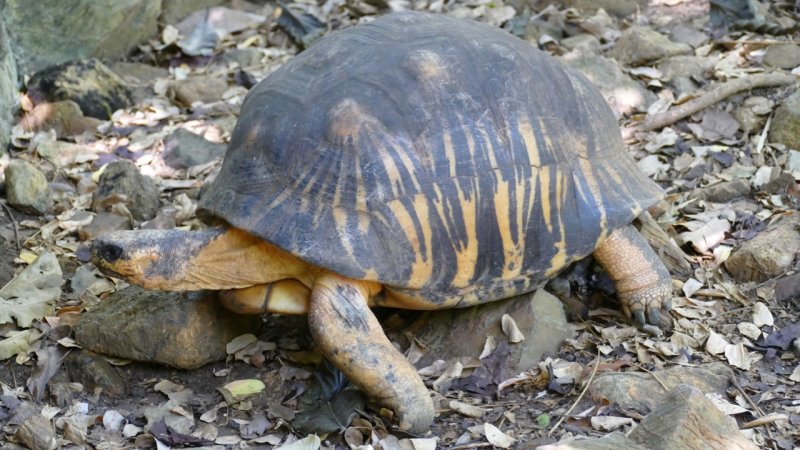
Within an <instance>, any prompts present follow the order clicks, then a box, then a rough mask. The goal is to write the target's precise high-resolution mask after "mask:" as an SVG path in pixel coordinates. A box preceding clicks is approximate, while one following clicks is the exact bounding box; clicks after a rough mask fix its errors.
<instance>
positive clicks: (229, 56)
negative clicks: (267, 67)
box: [217, 47, 264, 68]
mask: <svg viewBox="0 0 800 450" xmlns="http://www.w3.org/2000/svg"><path fill="white" fill-rule="evenodd" d="M263 57H264V54H263V53H261V51H259V50H258V49H256V48H252V47H247V48H235V49H231V50H228V51H227V52H225V53H222V54H221V55H219V56H218V57H217V60H218V62H219V63H220V64H223V65H227V64H230V63H236V65H238V66H239V67H240V68H247V67H256V66H259V65H260V64H261V58H263Z"/></svg>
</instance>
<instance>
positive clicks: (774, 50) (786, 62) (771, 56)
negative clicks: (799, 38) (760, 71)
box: [762, 44, 800, 69]
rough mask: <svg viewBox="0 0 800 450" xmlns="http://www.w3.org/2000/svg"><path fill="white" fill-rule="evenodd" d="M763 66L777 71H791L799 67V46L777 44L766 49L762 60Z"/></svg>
mask: <svg viewBox="0 0 800 450" xmlns="http://www.w3.org/2000/svg"><path fill="white" fill-rule="evenodd" d="M762 61H763V62H764V65H766V66H769V67H776V68H778V69H793V68H795V67H797V66H800V45H794V44H777V45H770V46H769V47H767V51H766V52H765V53H764V58H763V60H762Z"/></svg>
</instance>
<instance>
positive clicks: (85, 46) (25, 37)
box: [3, 0, 161, 74]
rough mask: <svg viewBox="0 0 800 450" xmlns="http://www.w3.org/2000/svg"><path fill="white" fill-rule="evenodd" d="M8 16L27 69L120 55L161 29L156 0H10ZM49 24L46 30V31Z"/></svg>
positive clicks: (5, 13)
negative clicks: (65, 2)
mask: <svg viewBox="0 0 800 450" xmlns="http://www.w3.org/2000/svg"><path fill="white" fill-rule="evenodd" d="M3 3H4V8H3V20H4V21H5V23H6V26H7V27H8V32H9V34H10V35H11V36H14V47H15V49H14V50H15V53H16V55H17V58H18V60H19V62H20V67H21V69H22V72H23V73H26V74H31V73H34V72H38V71H39V70H42V69H45V68H47V67H50V66H54V65H56V64H61V63H64V62H67V61H73V60H79V59H84V58H91V57H93V58H99V59H104V58H119V57H120V56H122V55H125V54H126V53H128V52H129V51H130V50H133V49H134V48H136V46H137V45H139V43H141V42H144V41H145V40H146V39H149V38H151V37H154V36H155V35H156V34H157V33H158V23H157V20H158V16H159V14H160V12H161V2H160V1H152V0H119V1H108V0H105V1H97V0H73V1H71V2H70V6H69V8H65V7H64V3H63V1H61V0H41V1H37V2H36V6H35V7H31V6H32V5H31V2H30V0H6V1H5V2H3ZM42 30H46V32H42Z"/></svg>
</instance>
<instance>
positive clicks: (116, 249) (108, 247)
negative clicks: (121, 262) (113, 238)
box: [100, 244, 122, 262]
mask: <svg viewBox="0 0 800 450" xmlns="http://www.w3.org/2000/svg"><path fill="white" fill-rule="evenodd" d="M121 256H122V247H120V246H119V245H116V244H103V245H102V246H101V247H100V257H101V258H103V259H104V260H106V261H108V262H114V261H116V260H118V259H119V258H120V257H121Z"/></svg>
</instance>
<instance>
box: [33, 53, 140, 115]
mask: <svg viewBox="0 0 800 450" xmlns="http://www.w3.org/2000/svg"><path fill="white" fill-rule="evenodd" d="M28 97H30V99H31V100H33V102H34V103H37V104H38V103H41V102H59V101H62V100H72V101H74V102H75V103H77V104H78V106H79V107H80V108H81V112H83V115H84V116H88V117H94V118H97V119H102V120H108V119H110V118H111V114H112V113H113V112H114V111H116V110H118V109H122V108H126V107H128V106H130V104H131V94H130V91H129V90H128V87H127V86H126V84H125V82H124V81H123V80H122V78H120V77H119V75H117V74H116V73H115V72H114V71H112V70H111V69H109V68H108V67H107V66H106V65H105V64H103V63H102V62H100V61H99V60H96V59H87V60H82V61H70V62H67V63H64V64H59V65H57V66H53V67H50V68H47V69H45V70H42V71H39V72H36V73H35V74H34V75H33V76H32V77H31V79H30V81H29V82H28Z"/></svg>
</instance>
